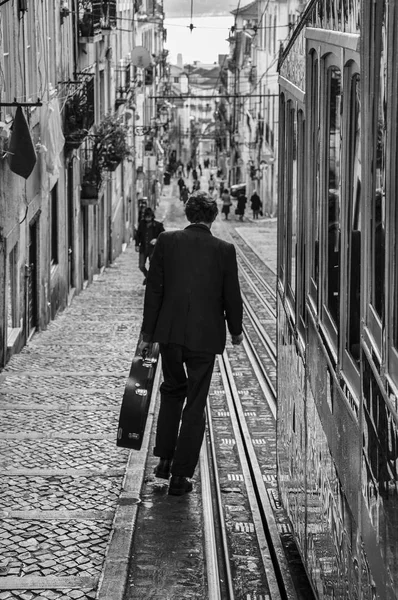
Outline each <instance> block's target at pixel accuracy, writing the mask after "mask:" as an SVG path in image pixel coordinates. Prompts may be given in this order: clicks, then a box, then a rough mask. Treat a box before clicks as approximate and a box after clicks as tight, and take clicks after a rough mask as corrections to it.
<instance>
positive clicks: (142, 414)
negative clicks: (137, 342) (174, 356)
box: [116, 344, 159, 450]
mask: <svg viewBox="0 0 398 600" xmlns="http://www.w3.org/2000/svg"><path fill="white" fill-rule="evenodd" d="M158 357H159V346H158V344H153V345H152V352H151V353H150V354H147V355H146V356H145V357H144V358H143V357H142V356H140V355H139V354H137V352H136V354H135V356H134V358H133V362H132V363H131V369H130V374H129V376H128V379H127V383H126V387H125V388H124V394H123V400H122V406H121V408H120V416H119V426H118V430H117V440H116V445H117V446H121V447H122V448H131V449H133V450H140V449H141V445H142V440H143V437H144V432H145V425H146V421H147V418H148V410H149V405H150V402H151V395H152V388H153V380H154V377H155V371H156V365H157V362H158Z"/></svg>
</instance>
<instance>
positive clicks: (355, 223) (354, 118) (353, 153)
mask: <svg viewBox="0 0 398 600" xmlns="http://www.w3.org/2000/svg"><path fill="white" fill-rule="evenodd" d="M359 86H360V84H359V75H358V74H355V75H354V76H353V77H352V78H351V87H350V107H349V109H350V124H349V126H350V129H349V142H348V143H349V152H348V156H349V161H350V164H349V165H348V173H349V182H348V198H349V211H350V220H349V227H350V230H349V232H348V234H349V235H348V239H349V245H348V253H349V257H348V263H347V268H348V320H347V346H348V350H349V352H350V354H351V356H352V357H353V358H354V359H355V360H356V361H359V339H360V281H361V280H360V273H361V231H360V216H361V130H360V126H361V120H360V96H359V93H360V87H359Z"/></svg>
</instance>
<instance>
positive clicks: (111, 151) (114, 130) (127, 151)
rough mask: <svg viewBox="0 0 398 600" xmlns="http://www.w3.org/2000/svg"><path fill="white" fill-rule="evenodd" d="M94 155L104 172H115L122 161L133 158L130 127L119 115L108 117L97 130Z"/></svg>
mask: <svg viewBox="0 0 398 600" xmlns="http://www.w3.org/2000/svg"><path fill="white" fill-rule="evenodd" d="M94 155H95V156H96V157H97V160H98V166H99V168H100V170H104V171H114V170H115V169H116V168H117V167H118V165H119V164H120V163H121V162H122V160H124V159H125V158H128V157H129V156H131V147H130V144H129V142H128V127H127V126H126V125H125V124H124V123H123V120H122V119H121V118H120V117H118V116H117V115H115V114H110V115H108V116H106V117H105V118H104V119H103V120H102V121H101V123H100V124H99V125H98V126H97V127H96V128H95V143H94Z"/></svg>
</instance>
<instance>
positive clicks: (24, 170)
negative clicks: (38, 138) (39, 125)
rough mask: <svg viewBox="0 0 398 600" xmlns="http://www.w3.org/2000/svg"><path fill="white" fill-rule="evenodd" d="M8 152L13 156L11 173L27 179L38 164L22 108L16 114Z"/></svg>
mask: <svg viewBox="0 0 398 600" xmlns="http://www.w3.org/2000/svg"><path fill="white" fill-rule="evenodd" d="M8 151H9V153H10V156H11V159H10V169H11V171H12V172H13V173H16V174H17V175H20V176H21V177H24V178H25V179H27V178H28V177H29V175H30V174H31V172H32V171H33V167H34V166H35V164H36V152H35V147H34V145H33V141H32V136H31V135H30V130H29V126H28V123H27V122H26V119H25V115H24V114H23V112H22V108H21V107H20V106H18V108H17V111H16V113H15V118H14V123H13V125H12V130H11V139H10V146H9V150H8Z"/></svg>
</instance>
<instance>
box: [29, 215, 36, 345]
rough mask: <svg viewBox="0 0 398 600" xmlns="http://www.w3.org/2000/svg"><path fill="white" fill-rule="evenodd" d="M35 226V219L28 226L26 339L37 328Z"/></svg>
mask: <svg viewBox="0 0 398 600" xmlns="http://www.w3.org/2000/svg"><path fill="white" fill-rule="evenodd" d="M37 225H38V220H37V219H36V220H35V221H34V222H33V223H31V224H30V225H29V269H28V278H27V301H28V337H29V335H30V334H31V333H32V332H33V331H34V330H35V328H36V326H37V307H38V301H37V292H38V289H37V274H38V273H37V237H38V226H37Z"/></svg>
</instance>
